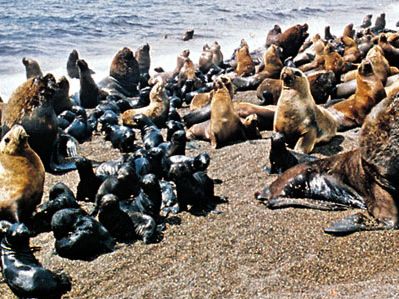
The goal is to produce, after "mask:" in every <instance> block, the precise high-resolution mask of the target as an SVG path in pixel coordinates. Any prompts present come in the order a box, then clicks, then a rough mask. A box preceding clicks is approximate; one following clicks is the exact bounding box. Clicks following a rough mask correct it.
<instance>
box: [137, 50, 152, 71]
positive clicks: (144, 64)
mask: <svg viewBox="0 0 399 299" xmlns="http://www.w3.org/2000/svg"><path fill="white" fill-rule="evenodd" d="M134 57H135V58H136V60H137V62H138V64H139V70H140V74H148V72H149V71H150V66H151V57H150V45H149V44H148V43H147V44H145V45H143V46H141V47H140V48H138V49H137V51H136V53H134Z"/></svg>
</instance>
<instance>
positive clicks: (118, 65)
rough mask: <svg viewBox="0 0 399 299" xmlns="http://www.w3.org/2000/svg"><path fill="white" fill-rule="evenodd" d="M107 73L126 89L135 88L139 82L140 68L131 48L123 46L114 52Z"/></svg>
mask: <svg viewBox="0 0 399 299" xmlns="http://www.w3.org/2000/svg"><path fill="white" fill-rule="evenodd" d="M109 75H110V76H111V77H113V78H115V79H116V80H117V81H118V83H120V84H122V85H123V87H124V88H126V89H127V90H129V91H131V90H133V89H134V90H136V88H137V84H138V83H139V82H140V70H139V64H138V62H137V60H136V58H135V57H134V54H133V52H132V50H130V49H129V48H127V47H124V48H122V49H121V50H119V51H118V52H117V53H116V54H115V56H114V59H113V60H112V63H111V68H110V73H109Z"/></svg>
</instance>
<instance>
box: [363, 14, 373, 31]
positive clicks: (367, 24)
mask: <svg viewBox="0 0 399 299" xmlns="http://www.w3.org/2000/svg"><path fill="white" fill-rule="evenodd" d="M372 17H373V15H372V14H369V15H366V16H365V17H364V18H363V21H362V24H361V25H360V28H368V27H370V26H371V18H372Z"/></svg>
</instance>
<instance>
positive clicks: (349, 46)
mask: <svg viewBox="0 0 399 299" xmlns="http://www.w3.org/2000/svg"><path fill="white" fill-rule="evenodd" d="M341 42H342V43H343V44H344V46H345V50H344V55H343V59H344V61H345V62H352V63H356V62H358V61H359V60H360V58H361V53H360V50H359V48H358V47H357V44H356V42H355V41H354V40H353V39H352V38H351V37H349V36H343V37H341Z"/></svg>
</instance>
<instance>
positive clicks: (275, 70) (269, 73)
mask: <svg viewBox="0 0 399 299" xmlns="http://www.w3.org/2000/svg"><path fill="white" fill-rule="evenodd" d="M282 51H283V49H282V48H280V47H278V46H276V45H270V47H269V48H267V50H266V51H265V53H264V54H263V65H262V67H261V68H260V69H259V72H258V74H257V75H258V76H262V78H263V77H264V78H274V79H278V78H279V77H280V72H281V70H282V69H283V67H284V64H283V62H282V61H281V57H282Z"/></svg>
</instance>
